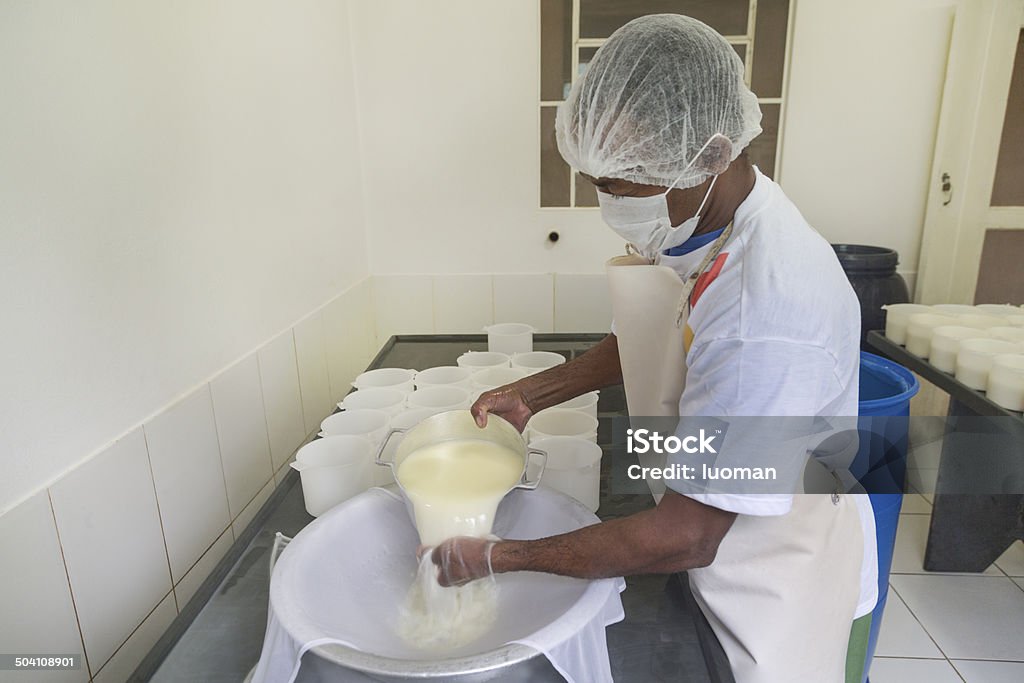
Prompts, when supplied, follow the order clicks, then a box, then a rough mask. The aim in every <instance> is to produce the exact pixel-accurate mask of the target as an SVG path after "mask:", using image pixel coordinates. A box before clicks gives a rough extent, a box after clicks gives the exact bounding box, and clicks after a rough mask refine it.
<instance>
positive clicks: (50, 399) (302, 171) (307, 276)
mask: <svg viewBox="0 0 1024 683" xmlns="http://www.w3.org/2000/svg"><path fill="white" fill-rule="evenodd" d="M347 19H348V17H347V4H346V3H345V2H334V1H328V0H323V1H319V2H312V1H311V2H303V3H280V2H271V1H269V0H261V1H259V2H253V1H251V0H244V1H243V0H234V1H233V2H218V3H207V2H204V1H202V0H191V1H189V2H174V3H166V2H156V1H149V2H88V3H86V2H81V3H79V2H75V3H69V2H62V1H60V0H50V1H46V2H5V3H3V4H2V5H0V93H3V95H2V98H3V106H2V107H0V234H2V238H3V249H2V250H0V290H2V291H3V292H4V294H3V296H2V297H0V319H2V320H3V328H4V334H3V335H0V358H2V359H3V367H4V371H3V391H2V392H0V471H2V472H3V476H0V512H2V511H3V510H4V509H6V508H8V507H9V506H11V505H12V504H14V503H15V502H17V501H18V500H19V499H21V498H23V497H25V496H27V495H29V494H30V493H31V492H33V491H34V490H36V489H38V488H39V487H40V486H42V485H45V484H47V483H48V482H50V481H52V480H53V479H54V478H56V477H58V476H60V475H61V474H62V473H63V472H65V471H67V470H68V469H69V468H70V467H72V466H74V465H75V464H76V463H78V462H80V461H82V460H83V459H85V458H87V457H88V456H89V455H90V454H92V453H93V452H95V451H96V450H97V449H99V448H100V447H102V446H104V445H105V444H107V443H108V442H109V441H110V440H111V439H113V438H114V437H117V436H118V435H120V434H123V433H124V432H126V431H127V430H128V429H129V428H131V427H133V426H135V425H138V424H139V423H140V422H141V421H142V420H143V419H144V418H146V417H147V416H150V415H152V414H154V413H155V412H157V411H158V410H160V409H161V408H162V407H165V406H166V405H167V404H168V403H170V402H171V401H172V400H174V399H175V398H177V397H180V396H181V395H183V394H185V393H186V392H187V391H189V390H190V389H192V388H194V387H196V386H197V385H198V384H200V383H201V382H203V381H205V380H207V379H209V378H210V377H211V376H212V375H213V374H214V373H216V372H217V371H219V370H221V369H223V368H225V367H226V366H228V365H229V364H231V363H232V362H234V361H235V360H237V359H239V358H240V357H242V356H243V355H244V354H246V353H248V352H250V351H252V350H253V349H255V348H256V347H258V346H260V345H261V344H263V343H264V342H266V341H267V340H269V339H270V338H271V337H273V336H274V335H276V334H277V333H278V332H280V331H281V330H284V329H286V328H289V327H290V326H291V325H292V324H294V323H295V322H296V321H297V320H298V319H300V318H302V317H304V316H306V315H307V314H309V313H310V312H311V311H313V310H315V309H318V308H319V307H320V306H322V305H323V304H324V303H325V302H327V301H328V300H329V299H332V298H333V297H335V296H336V295H338V294H339V293H340V292H342V291H343V290H344V289H346V288H348V287H349V286H351V285H353V284H355V283H357V282H359V281H360V280H362V279H364V278H365V277H366V275H367V273H368V261H367V255H366V244H365V231H364V225H363V217H362V212H361V197H360V192H361V180H360V175H359V172H358V169H359V160H358V144H357V139H356V137H357V132H356V119H355V115H354V104H353V99H354V93H353V89H352V65H351V57H350V55H351V48H350V44H349V40H348V33H347Z"/></svg>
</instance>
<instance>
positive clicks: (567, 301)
mask: <svg viewBox="0 0 1024 683" xmlns="http://www.w3.org/2000/svg"><path fill="white" fill-rule="evenodd" d="M374 295H375V305H376V310H377V326H376V338H377V343H378V345H379V344H383V343H384V342H385V341H387V339H388V337H390V336H391V335H394V334H480V333H481V332H482V331H483V328H484V326H486V325H490V324H492V323H496V322H521V323H527V324H530V325H533V326H534V327H535V328H536V329H537V331H538V332H607V331H608V329H609V327H610V325H611V319H612V316H611V304H610V303H609V297H608V283H607V279H606V277H605V275H604V274H603V273H600V274H572V273H568V274H562V273H559V274H557V275H553V274H551V273H507V274H496V275H487V274H481V275H472V274H471V275H377V276H375V277H374Z"/></svg>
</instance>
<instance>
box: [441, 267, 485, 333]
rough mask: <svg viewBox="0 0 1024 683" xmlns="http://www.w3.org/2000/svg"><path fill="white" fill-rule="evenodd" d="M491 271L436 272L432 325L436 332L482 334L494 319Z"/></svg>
mask: <svg viewBox="0 0 1024 683" xmlns="http://www.w3.org/2000/svg"><path fill="white" fill-rule="evenodd" d="M493 279H494V278H493V277H492V276H491V275H435V276H434V329H435V331H436V332H437V333H438V334H481V333H482V332H483V328H484V326H485V325H490V324H491V323H493V322H494V284H493Z"/></svg>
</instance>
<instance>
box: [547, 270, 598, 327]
mask: <svg viewBox="0 0 1024 683" xmlns="http://www.w3.org/2000/svg"><path fill="white" fill-rule="evenodd" d="M611 324H612V306H611V301H610V298H609V295H608V277H607V276H606V275H604V274H600V275H572V274H562V273H559V274H556V275H555V332H608V331H609V329H611Z"/></svg>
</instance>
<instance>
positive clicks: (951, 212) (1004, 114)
mask: <svg viewBox="0 0 1024 683" xmlns="http://www.w3.org/2000/svg"><path fill="white" fill-rule="evenodd" d="M1022 29H1024V0H965V1H964V2H961V3H960V4H959V6H958V7H957V14H956V22H955V24H954V29H953V37H952V41H951V45H950V56H949V64H948V68H947V74H946V83H945V87H944V90H943V98H942V113H941V116H940V119H939V129H938V136H937V140H936V146H935V159H934V162H933V165H932V174H931V183H932V185H931V188H930V190H929V194H928V205H927V210H926V214H925V226H924V236H923V239H922V244H921V264H920V268H919V274H918V280H917V287H916V292H915V296H914V299H915V301H918V302H920V303H926V304H934V303H947V302H948V303H975V302H976V301H975V300H976V293H977V295H978V297H977V298H978V299H988V301H982V300H978V301H977V303H1006V302H1007V301H1002V300H994V299H1000V298H1002V299H1007V300H1010V299H1014V298H1019V297H1020V296H1022V294H1021V293H1022V292H1024V258H1020V257H1018V256H1017V254H1018V253H1019V254H1020V255H1024V31H1022ZM1018 249H1019V250H1020V251H1019V252H1018V251H1017V250H1018ZM983 252H984V262H985V266H984V267H982V260H983V258H982V257H983ZM979 275H980V279H979ZM1012 303H1017V304H1022V303H1024V301H1020V300H1017V301H1012Z"/></svg>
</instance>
